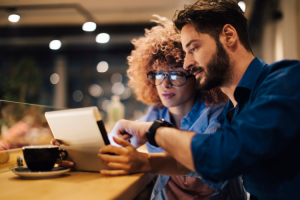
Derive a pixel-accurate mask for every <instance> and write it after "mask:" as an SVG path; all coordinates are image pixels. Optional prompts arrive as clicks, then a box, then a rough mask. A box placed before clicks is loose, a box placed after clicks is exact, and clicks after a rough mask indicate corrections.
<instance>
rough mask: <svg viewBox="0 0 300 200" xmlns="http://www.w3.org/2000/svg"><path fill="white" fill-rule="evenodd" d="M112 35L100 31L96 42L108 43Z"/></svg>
mask: <svg viewBox="0 0 300 200" xmlns="http://www.w3.org/2000/svg"><path fill="white" fill-rule="evenodd" d="M109 40H110V36H109V34H107V33H100V34H98V35H97V37H96V42H98V43H108V41H109Z"/></svg>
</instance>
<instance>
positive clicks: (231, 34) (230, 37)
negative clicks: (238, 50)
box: [220, 24, 238, 48]
mask: <svg viewBox="0 0 300 200" xmlns="http://www.w3.org/2000/svg"><path fill="white" fill-rule="evenodd" d="M220 40H221V41H222V43H223V45H224V46H227V47H228V48H233V47H234V46H236V43H237V41H238V34H237V32H236V30H235V28H234V27H233V26H232V25H230V24H225V25H224V27H223V29H222V33H221V35H220Z"/></svg>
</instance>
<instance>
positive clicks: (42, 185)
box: [0, 171, 153, 200]
mask: <svg viewBox="0 0 300 200" xmlns="http://www.w3.org/2000/svg"><path fill="white" fill-rule="evenodd" d="M152 178H153V175H152V174H148V173H145V174H144V173H140V174H133V175H126V176H104V175H101V174H100V173H93V172H79V171H70V172H67V173H65V174H63V175H62V176H60V177H57V178H52V179H37V180H32V179H22V178H19V177H18V176H17V175H15V174H14V173H13V172H12V171H8V172H3V173H0V199H1V200H18V199H24V200H25V199H31V200H35V199H38V200H48V199H49V200H50V199H51V200H55V199H63V200H69V199H70V200H71V199H72V200H77V199H80V200H81V199H82V200H83V199H84V200H86V199H101V200H102V199H109V200H110V199H122V200H126V199H133V198H134V197H135V196H136V195H137V194H139V193H140V192H141V191H142V189H143V188H144V187H145V186H146V185H147V184H148V183H149V182H150V181H151V180H152Z"/></svg>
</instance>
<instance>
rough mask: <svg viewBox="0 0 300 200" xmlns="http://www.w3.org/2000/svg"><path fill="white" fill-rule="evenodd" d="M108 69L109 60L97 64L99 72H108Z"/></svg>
mask: <svg viewBox="0 0 300 200" xmlns="http://www.w3.org/2000/svg"><path fill="white" fill-rule="evenodd" d="M107 70H108V63H107V62H105V61H101V62H99V63H98V65H97V71H98V72H99V73H104V72H107Z"/></svg>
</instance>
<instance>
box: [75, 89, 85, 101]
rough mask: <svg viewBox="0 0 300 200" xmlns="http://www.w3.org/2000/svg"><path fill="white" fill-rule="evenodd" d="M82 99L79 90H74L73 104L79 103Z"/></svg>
mask: <svg viewBox="0 0 300 200" xmlns="http://www.w3.org/2000/svg"><path fill="white" fill-rule="evenodd" d="M82 99H83V94H82V92H81V91H80V90H76V91H74V92H73V100H74V101H75V102H80V101H82Z"/></svg>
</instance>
